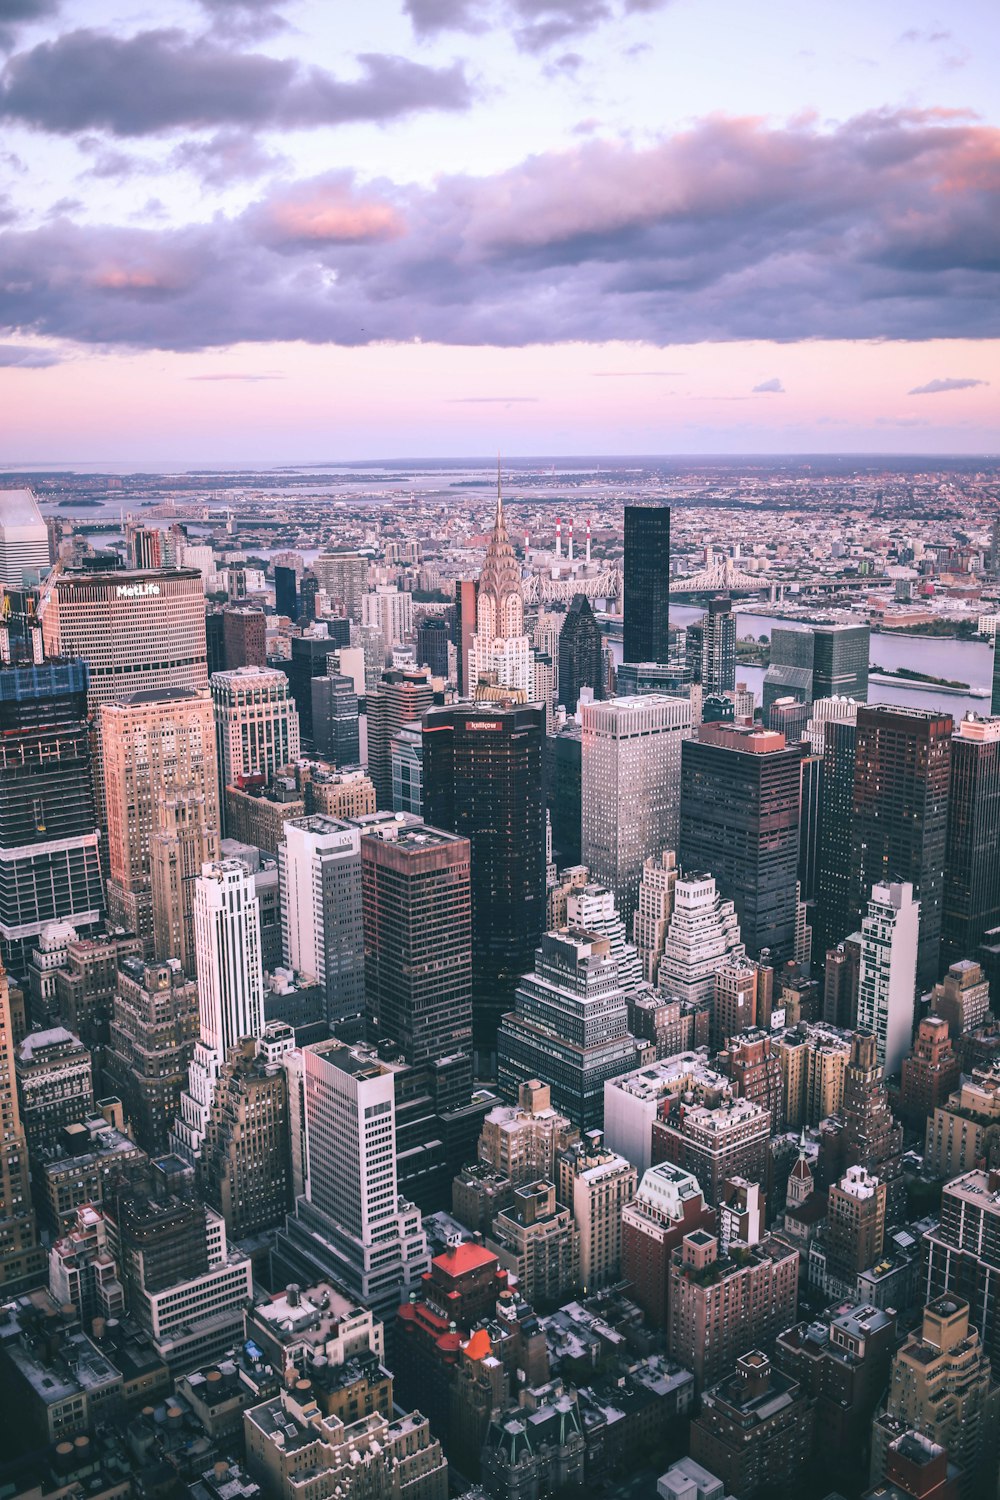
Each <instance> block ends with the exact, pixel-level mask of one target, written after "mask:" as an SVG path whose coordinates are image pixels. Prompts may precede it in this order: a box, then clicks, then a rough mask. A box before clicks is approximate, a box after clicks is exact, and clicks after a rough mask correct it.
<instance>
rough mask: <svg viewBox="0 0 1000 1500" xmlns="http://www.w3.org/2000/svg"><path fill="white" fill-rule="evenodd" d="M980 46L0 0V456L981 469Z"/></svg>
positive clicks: (791, 30) (991, 140)
mask: <svg viewBox="0 0 1000 1500" xmlns="http://www.w3.org/2000/svg"><path fill="white" fill-rule="evenodd" d="M991 32H992V26H991V20H990V17H989V15H988V14H987V13H986V9H985V8H984V7H980V6H977V5H975V4H974V3H972V0H965V3H962V4H957V5H953V6H952V7H950V9H949V12H948V16H947V19H946V20H945V19H944V18H943V17H942V16H941V15H940V14H938V13H937V11H935V9H934V7H933V5H931V4H927V3H920V4H917V5H906V6H904V5H902V4H901V3H893V4H889V5H886V6H883V7H880V8H878V10H877V12H875V11H873V10H872V8H871V7H867V8H866V7H863V6H862V5H861V4H860V3H858V0H852V3H850V4H849V5H848V6H847V7H846V10H845V8H844V7H841V8H840V10H839V11H838V15H837V17H836V18H834V17H832V16H829V17H828V16H823V15H820V14H812V13H810V14H808V15H804V14H801V13H800V11H799V8H797V7H795V6H793V5H792V4H790V3H784V0H781V3H779V4H778V5H776V6H772V7H770V9H769V25H768V26H767V28H761V27H759V26H757V25H755V24H754V23H753V21H752V20H751V18H750V17H749V16H747V15H746V14H744V13H743V12H742V9H741V8H740V7H738V6H737V5H735V4H733V3H731V0H730V3H727V0H718V3H716V4H710V3H700V4H694V3H690V0H677V3H673V4H658V3H656V0H642V3H638V0H600V3H587V4H584V3H578V0H549V3H544V4H543V3H539V0H495V3H492V0H482V3H475V0H469V3H459V0H455V3H453V4H445V3H441V4H428V3H427V0H405V3H401V0H379V3H378V4H375V5H372V6H367V7H365V8H364V11H363V12H361V11H356V12H354V13H352V14H350V15H349V16H340V17H338V18H337V25H336V27H334V26H332V25H331V24H330V19H329V17H328V16H327V15H326V13H325V12H324V11H323V9H322V8H321V7H320V6H319V5H318V4H316V3H306V0H302V3H295V0H291V3H289V4H282V3H281V0H275V3H273V4H267V5H262V4H252V5H251V4H239V3H217V0H205V4H203V5H198V4H195V3H190V4H188V3H183V0H177V3H173V4H170V5H167V6H159V7H157V8H156V10H155V12H154V11H153V10H152V9H151V8H144V7H143V6H139V7H138V8H137V9H134V10H130V11H122V10H120V9H119V8H118V7H117V6H116V5H115V4H114V3H109V0H97V3H88V4H87V5H86V6H85V7H84V6H83V5H82V4H81V3H80V0H76V3H74V0H67V3H66V4H64V5H63V6H62V7H60V8H57V7H50V6H44V5H41V4H38V5H36V4H28V3H26V4H24V5H18V6H16V7H14V14H13V16H12V18H11V19H10V20H8V21H7V22H6V23H5V24H4V25H3V26H2V27H0V59H2V58H4V57H5V61H0V118H2V119H3V120H4V131H5V148H6V150H5V155H4V157H3V158H2V160H0V284H2V286H3V291H2V292H0V399H2V401H3V403H4V408H5V411H6V413H7V415H8V423H7V424H5V429H6V430H5V435H4V441H3V443H2V444H0V464H3V465H7V466H16V465H18V464H29V463H43V464H47V463H53V464H66V463H74V462H81V463H89V462H100V461H102V460H103V461H107V462H111V461H117V462H126V463H127V462H132V463H135V464H138V465H151V466H158V465H161V464H163V463H165V462H172V461H176V459H177V455H178V454H183V455H185V460H186V461H187V462H190V463H207V462H222V463H228V462H234V461H242V462H252V463H259V464H270V463H282V462H288V461H294V460H299V461H319V460H322V459H324V458H327V457H332V458H339V459H344V460H351V461H357V460H360V459H364V458H378V457H388V456H390V455H394V454H395V455H398V454H403V453H405V454H409V455H411V456H413V457H428V456H432V455H443V454H454V455H469V454H481V453H484V452H490V451H495V450H496V448H497V447H502V448H503V449H504V451H506V452H511V453H513V452H519V453H554V454H560V453H580V452H599V451H603V452H607V453H616V454H629V453H647V454H648V453H673V452H676V453H705V452H719V453H741V452H756V453H776V452H777V453H780V452H799V453H802V452H812V453H821V452H827V451H831V452H888V453H894V452H903V451H911V452H918V453H927V454H930V453H982V452H990V451H995V449H996V445H997V442H996V433H997V425H996V415H995V412H996V389H997V384H998V379H1000V376H998V369H1000V361H998V357H997V356H998V348H1000V344H998V333H1000V330H998V327H997V316H996V306H997V305H998V299H997V297H996V285H995V277H996V272H995V270H994V262H993V260H992V259H991V254H990V244H991V242H992V238H993V233H994V230H993V229H992V227H991V226H992V225H993V224H994V223H995V221H996V217H997V215H996V198H997V193H998V184H997V176H996V158H997V150H998V144H997V143H998V133H997V126H998V123H1000V122H998V120H997V106H996V102H995V98H994V95H993V91H992V89H991V86H990V76H989V75H990V70H989V66H988V58H989V56H990V55H991V52H992V48H991V45H990V44H991ZM137 84H138V86H136V85H137Z"/></svg>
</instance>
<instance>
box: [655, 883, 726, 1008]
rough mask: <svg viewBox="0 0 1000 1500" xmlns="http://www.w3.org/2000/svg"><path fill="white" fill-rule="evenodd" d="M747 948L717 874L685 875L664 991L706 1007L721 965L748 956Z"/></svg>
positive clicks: (666, 957)
mask: <svg viewBox="0 0 1000 1500" xmlns="http://www.w3.org/2000/svg"><path fill="white" fill-rule="evenodd" d="M746 951H747V950H746V945H745V944H744V942H743V940H742V937H741V936H740V921H739V917H738V916H737V915H736V908H735V906H734V905H733V902H732V901H724V900H723V899H722V897H721V896H720V895H719V892H718V889H717V887H716V882H715V880H714V878H713V877H712V876H711V875H694V874H692V875H687V876H682V877H681V878H680V879H679V880H678V881H677V882H676V884H675V885H674V893H673V910H672V912H671V915H670V922H669V925H668V927H667V931H666V935H665V938H664V944H663V956H662V958H661V960H660V966H659V983H660V992H661V994H664V995H670V996H674V995H676V996H677V997H678V999H680V1000H685V1001H687V1002H688V1003H689V1004H691V1005H698V1006H706V1007H707V1006H708V1005H709V1004H710V1003H711V1001H712V1000H713V998H714V996H715V976H716V974H717V973H718V971H719V970H720V969H721V968H722V966H723V964H724V963H726V962H727V960H729V959H733V960H743V959H745V958H746Z"/></svg>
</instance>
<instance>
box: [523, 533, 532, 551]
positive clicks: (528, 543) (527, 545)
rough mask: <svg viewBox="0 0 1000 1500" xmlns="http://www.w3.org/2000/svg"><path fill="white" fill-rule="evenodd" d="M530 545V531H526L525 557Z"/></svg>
mask: <svg viewBox="0 0 1000 1500" xmlns="http://www.w3.org/2000/svg"><path fill="white" fill-rule="evenodd" d="M530 546H531V538H530V537H529V535H528V533H527V532H525V533H524V555H525V557H527V555H528V548H529V547H530Z"/></svg>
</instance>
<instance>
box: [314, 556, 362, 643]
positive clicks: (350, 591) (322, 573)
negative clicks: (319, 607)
mask: <svg viewBox="0 0 1000 1500" xmlns="http://www.w3.org/2000/svg"><path fill="white" fill-rule="evenodd" d="M368 561H369V560H368V558H367V557H365V556H364V555H363V554H361V553H359V552H337V551H335V552H321V553H320V555H319V556H318V557H317V558H316V560H315V561H314V563H313V565H312V566H313V572H314V573H315V575H316V578H317V579H318V581H319V586H320V588H321V589H322V590H323V592H324V594H326V596H327V598H328V599H329V601H330V610H331V613H332V614H334V615H340V616H342V617H346V618H347V619H349V620H353V621H354V622H355V624H358V625H360V623H361V600H362V597H363V596H364V593H365V590H366V589H367V587H368Z"/></svg>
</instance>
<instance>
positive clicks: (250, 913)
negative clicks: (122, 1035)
mask: <svg viewBox="0 0 1000 1500" xmlns="http://www.w3.org/2000/svg"><path fill="white" fill-rule="evenodd" d="M194 933H195V955H196V960H197V973H198V1042H197V1044H196V1046H195V1049H194V1056H193V1057H192V1059H191V1063H190V1066H189V1068H188V1086H187V1089H186V1090H185V1091H184V1093H183V1094H182V1095H181V1111H180V1114H179V1115H178V1117H177V1119H176V1120H175V1122H174V1128H173V1131H172V1132H171V1148H172V1149H173V1150H174V1151H175V1152H176V1153H177V1154H178V1155H180V1156H183V1157H184V1158H186V1159H187V1160H188V1161H190V1162H192V1163H194V1162H196V1161H197V1160H198V1158H199V1156H200V1154H201V1148H202V1143H203V1141H204V1139H205V1132H206V1130H207V1128H208V1120H209V1115H210V1113H211V1109H212V1101H213V1099H214V1096H215V1085H216V1083H217V1081H218V1078H219V1072H220V1069H221V1068H222V1064H223V1063H224V1062H225V1060H226V1057H227V1056H228V1053H229V1049H230V1048H231V1047H234V1046H235V1045H236V1043H237V1042H240V1041H242V1040H243V1039H244V1038H245V1037H251V1038H257V1037H259V1036H260V1035H261V1032H262V1031H263V1029H264V975H263V969H262V966H261V937H260V901H259V899H258V897H257V896H256V894H255V892H254V878H253V876H252V875H251V874H250V872H249V871H248V869H247V868H246V866H245V865H244V864H242V863H241V862H240V861H239V860H238V859H222V860H216V861H214V862H213V863H211V864H207V865H205V866H204V868H203V869H202V872H201V875H200V876H199V878H198V880H197V882H196V885H195V897H194Z"/></svg>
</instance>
